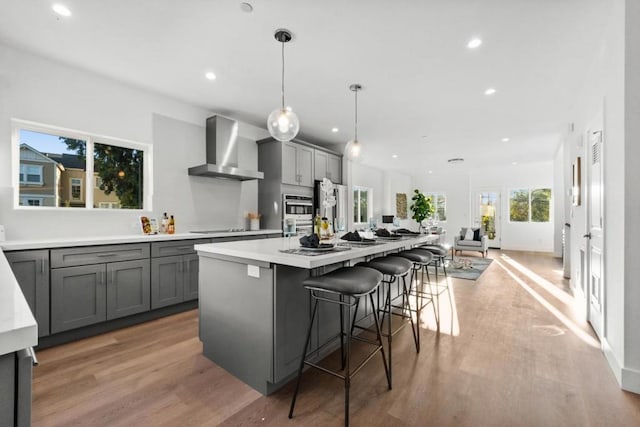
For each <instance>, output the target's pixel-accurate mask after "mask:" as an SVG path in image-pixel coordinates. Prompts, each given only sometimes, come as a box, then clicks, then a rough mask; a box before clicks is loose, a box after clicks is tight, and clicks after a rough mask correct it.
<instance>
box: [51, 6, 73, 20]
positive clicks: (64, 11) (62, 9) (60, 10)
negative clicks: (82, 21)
mask: <svg viewBox="0 0 640 427" xmlns="http://www.w3.org/2000/svg"><path fill="white" fill-rule="evenodd" d="M51 9H53V11H54V12H55V13H57V14H58V15H60V16H64V17H65V18H66V17H69V16H71V9H69V8H68V7H67V6H65V5H63V4H60V3H56V4H54V5H53V6H51Z"/></svg>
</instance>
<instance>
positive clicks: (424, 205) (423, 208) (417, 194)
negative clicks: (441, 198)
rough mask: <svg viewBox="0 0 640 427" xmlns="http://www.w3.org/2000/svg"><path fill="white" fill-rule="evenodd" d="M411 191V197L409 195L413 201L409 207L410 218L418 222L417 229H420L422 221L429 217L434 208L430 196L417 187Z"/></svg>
mask: <svg viewBox="0 0 640 427" xmlns="http://www.w3.org/2000/svg"><path fill="white" fill-rule="evenodd" d="M413 193H414V194H413V197H411V200H412V201H413V203H412V204H411V206H410V207H409V208H410V209H411V212H413V215H412V216H411V218H413V219H415V220H416V221H417V222H418V229H419V230H422V221H424V220H425V219H427V218H429V217H430V216H431V215H432V214H433V213H434V212H435V208H434V206H433V202H432V201H431V197H427V196H425V195H424V194H423V193H422V192H421V191H420V190H418V189H416V190H414V192H413Z"/></svg>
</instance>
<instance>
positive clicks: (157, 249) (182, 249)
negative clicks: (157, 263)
mask: <svg viewBox="0 0 640 427" xmlns="http://www.w3.org/2000/svg"><path fill="white" fill-rule="evenodd" d="M205 243H211V239H194V240H176V241H171V242H154V243H152V244H151V256H152V257H154V258H156V257H161V256H174V255H189V254H195V253H196V251H195V250H194V249H193V246H194V245H202V244H205Z"/></svg>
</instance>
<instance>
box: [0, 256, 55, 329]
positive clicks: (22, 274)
mask: <svg viewBox="0 0 640 427" xmlns="http://www.w3.org/2000/svg"><path fill="white" fill-rule="evenodd" d="M6 256H7V260H8V261H9V265H11V270H13V274H14V276H15V277H16V280H17V281H18V284H19V285H20V288H21V289H22V293H23V294H24V297H25V299H26V300H27V303H28V304H29V308H31V312H32V313H33V317H35V319H36V322H37V323H38V336H39V337H44V336H47V335H49V251H48V250H36V251H16V252H7V253H6Z"/></svg>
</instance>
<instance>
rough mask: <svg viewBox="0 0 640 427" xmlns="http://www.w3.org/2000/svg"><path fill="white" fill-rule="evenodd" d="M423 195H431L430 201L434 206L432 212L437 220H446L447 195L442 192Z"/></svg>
mask: <svg viewBox="0 0 640 427" xmlns="http://www.w3.org/2000/svg"><path fill="white" fill-rule="evenodd" d="M425 196H427V197H431V202H432V203H433V207H434V208H435V212H434V214H433V216H434V218H435V219H436V220H438V221H446V220H447V196H446V195H445V194H444V193H425Z"/></svg>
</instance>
